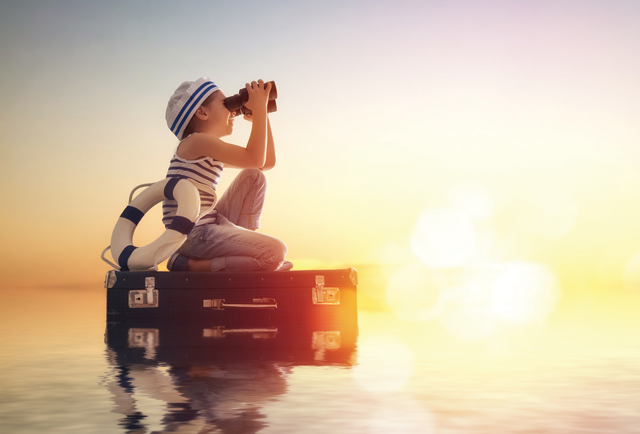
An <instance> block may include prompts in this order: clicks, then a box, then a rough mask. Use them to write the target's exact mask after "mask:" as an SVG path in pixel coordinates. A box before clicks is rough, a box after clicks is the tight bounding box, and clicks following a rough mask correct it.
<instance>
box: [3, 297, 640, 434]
mask: <svg viewBox="0 0 640 434" xmlns="http://www.w3.org/2000/svg"><path fill="white" fill-rule="evenodd" d="M364 291H367V288H366V285H361V286H360V288H359V292H361V293H363V296H362V297H361V299H363V300H364V299H366V298H367V296H366V295H365V294H364ZM630 303H631V302H629V303H620V305H619V306H618V305H616V306H613V307H611V306H608V307H607V309H604V308H601V306H600V305H599V304H598V303H592V305H591V306H590V307H588V309H585V308H584V306H585V304H584V303H582V305H581V308H580V309H573V310H572V309H569V308H566V306H565V307H562V306H560V307H558V308H557V309H556V312H554V314H552V315H551V316H550V317H549V319H548V321H547V323H546V325H545V326H540V325H539V324H538V325H537V326H536V327H516V328H511V329H504V330H498V331H497V332H496V333H495V334H493V335H491V336H489V337H486V336H485V338H484V339H481V340H473V341H469V340H464V339H461V338H460V336H454V335H453V334H452V333H451V329H450V328H447V327H445V326H443V325H442V324H440V323H438V322H437V321H423V322H410V321H403V320H400V319H399V318H398V316H397V315H396V314H395V313H393V312H390V311H375V310H372V309H367V306H363V307H362V308H361V310H360V312H359V317H358V329H359V333H358V335H357V337H356V335H352V334H350V331H349V330H342V331H341V333H337V332H339V331H340V330H333V331H331V330H322V329H321V330H306V331H304V332H299V333H295V334H290V335H287V331H286V330H282V329H280V330H277V331H275V330H253V331H249V332H245V333H237V334H235V335H234V334H233V333H234V332H232V331H230V330H222V329H210V330H208V331H205V330H203V331H202V333H203V334H202V335H200V337H201V338H202V339H209V341H206V342H208V343H207V345H208V346H206V347H201V348H189V349H185V348H181V347H179V346H172V345H174V344H175V342H173V343H172V342H170V341H169V340H167V339H168V338H167V337H166V336H167V335H166V334H165V335H164V336H165V338H164V339H163V330H153V329H138V330H132V331H131V330H119V331H118V333H120V334H119V335H118V336H116V337H115V338H113V337H112V338H111V339H109V341H110V343H109V344H105V330H106V324H105V315H104V308H105V300H104V289H101V288H100V287H96V288H90V289H78V290H69V289H48V290H45V289H41V290H21V291H18V290H5V291H4V292H3V307H2V320H1V326H0V332H1V336H2V338H1V339H2V342H1V345H2V355H1V368H2V369H1V371H0V385H1V391H2V392H1V406H0V432H2V433H65V434H66V433H82V434H90V433H159V432H180V433H255V432H260V433H327V432H329V433H440V434H454V433H456V434H457V433H473V434H476V433H479V434H482V433H554V434H555V433H640V328H639V327H638V325H640V320H638V318H637V315H635V312H636V310H634V309H635V306H636V305H633V306H631V307H630ZM633 303H637V300H636V301H633ZM320 328H321V327H320ZM198 333H199V332H198ZM225 333H226V335H225V336H223V335H224V334H225ZM305 333H306V334H305ZM278 336H280V337H282V336H289V338H290V340H291V342H290V343H291V345H289V347H290V348H288V346H287V345H286V344H283V343H282V342H281V341H278V340H277V337H278ZM107 337H109V336H107ZM116 338H117V339H121V341H122V342H126V345H124V347H117V346H114V344H113V342H114V340H113V339H116ZM216 339H217V340H216ZM225 339H227V340H226V341H225ZM229 339H244V340H245V342H249V343H253V347H252V349H249V350H239V349H237V348H229V345H227V347H225V344H224V343H223V342H230V341H229ZM221 342H222V343H221ZM278 342H280V343H278ZM274 343H275V344H274ZM249 346H250V345H249Z"/></svg>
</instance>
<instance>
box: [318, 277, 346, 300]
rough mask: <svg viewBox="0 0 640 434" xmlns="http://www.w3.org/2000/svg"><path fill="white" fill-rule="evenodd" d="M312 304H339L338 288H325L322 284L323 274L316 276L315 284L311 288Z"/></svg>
mask: <svg viewBox="0 0 640 434" xmlns="http://www.w3.org/2000/svg"><path fill="white" fill-rule="evenodd" d="M311 299H312V300H313V304H328V305H338V304H340V288H327V287H325V286H324V276H316V286H314V287H313V288H311Z"/></svg>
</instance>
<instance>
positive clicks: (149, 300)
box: [129, 277, 158, 308]
mask: <svg viewBox="0 0 640 434" xmlns="http://www.w3.org/2000/svg"><path fill="white" fill-rule="evenodd" d="M144 287H145V289H132V290H131V291H129V307H131V308H138V307H158V290H157V289H155V287H156V278H155V277H145V278H144Z"/></svg>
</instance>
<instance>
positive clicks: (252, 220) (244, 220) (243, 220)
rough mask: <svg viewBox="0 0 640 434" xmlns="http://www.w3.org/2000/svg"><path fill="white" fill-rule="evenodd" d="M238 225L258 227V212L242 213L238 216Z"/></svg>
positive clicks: (249, 227) (248, 227) (251, 227)
mask: <svg viewBox="0 0 640 434" xmlns="http://www.w3.org/2000/svg"><path fill="white" fill-rule="evenodd" d="M237 225H238V226H242V227H243V228H247V229H252V230H253V229H260V214H243V215H240V216H238V223H237Z"/></svg>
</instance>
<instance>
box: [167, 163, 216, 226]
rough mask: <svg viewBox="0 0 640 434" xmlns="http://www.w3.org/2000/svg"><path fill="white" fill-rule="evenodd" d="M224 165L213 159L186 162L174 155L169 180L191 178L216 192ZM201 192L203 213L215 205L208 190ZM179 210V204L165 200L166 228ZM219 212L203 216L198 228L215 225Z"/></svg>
mask: <svg viewBox="0 0 640 434" xmlns="http://www.w3.org/2000/svg"><path fill="white" fill-rule="evenodd" d="M223 167H224V163H222V162H221V161H218V160H214V159H213V158H211V157H204V158H200V159H198V160H185V159H184V158H180V157H178V153H177V151H176V153H175V154H174V155H173V158H171V163H170V164H169V170H168V171H167V178H189V179H193V180H194V181H196V182H199V183H201V184H205V185H209V186H211V187H212V188H213V189H214V190H215V189H216V186H217V185H218V180H219V179H220V175H222V169H223ZM198 191H199V192H200V212H201V213H202V212H203V211H205V210H206V209H207V208H209V207H210V206H211V204H212V203H213V196H212V195H211V193H209V192H208V191H206V190H201V189H199V188H198ZM177 209H178V202H176V201H175V200H168V199H167V200H165V201H163V202H162V223H164V225H165V227H167V226H169V224H171V221H172V220H173V217H174V216H175V215H176V211H177ZM217 214H218V211H217V210H215V209H214V210H213V211H211V212H210V213H209V214H207V215H205V216H203V217H202V218H201V219H200V220H199V221H198V223H196V227H198V226H202V225H206V224H209V223H215V221H216V216H217Z"/></svg>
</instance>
